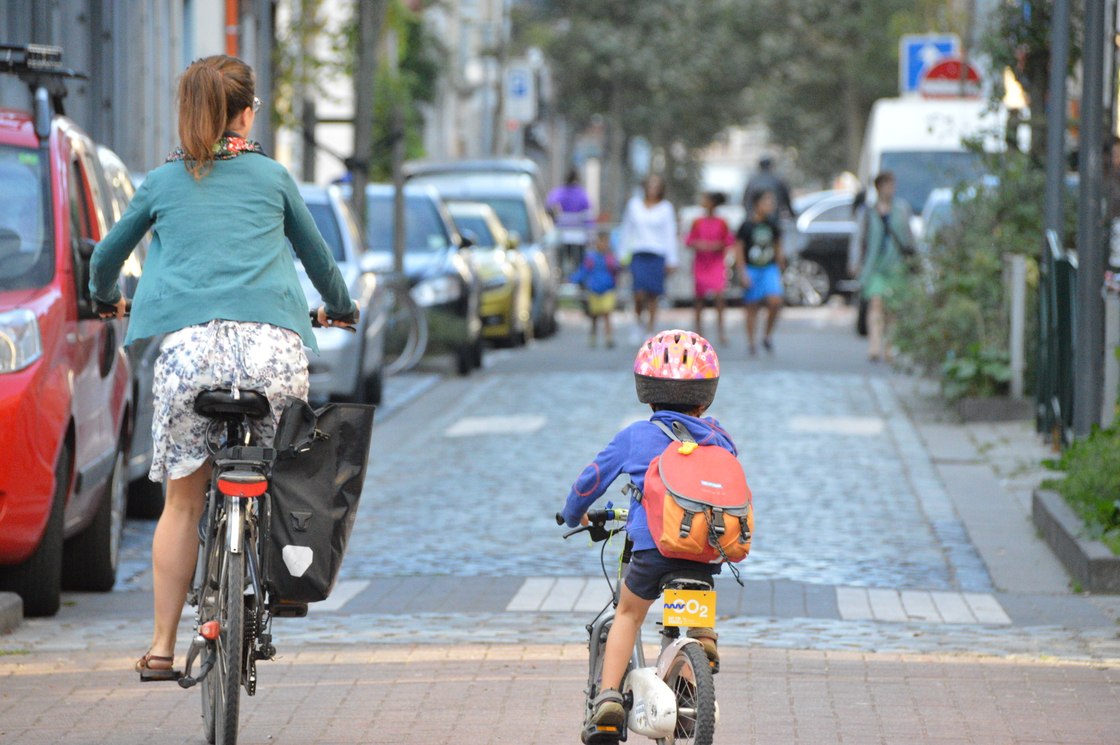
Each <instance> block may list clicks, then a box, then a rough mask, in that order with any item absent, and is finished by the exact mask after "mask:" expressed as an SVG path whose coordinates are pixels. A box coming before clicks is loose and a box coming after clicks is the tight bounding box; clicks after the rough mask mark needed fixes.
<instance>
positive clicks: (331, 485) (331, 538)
mask: <svg viewBox="0 0 1120 745" xmlns="http://www.w3.org/2000/svg"><path fill="white" fill-rule="evenodd" d="M373 412H374V407H372V406H362V405H360V404H328V405H327V406H324V407H323V408H321V409H319V410H318V411H314V410H312V408H311V406H310V405H309V404H308V403H307V402H305V401H301V400H299V399H296V398H290V397H289V399H288V408H286V409H285V410H284V413H283V414H282V415H281V417H280V426H279V427H278V428H277V430H276V441H275V448H276V462H275V464H274V465H273V467H272V480H271V484H270V489H269V492H270V494H271V496H272V511H271V519H270V521H269V522H270V524H269V531H268V535H267V536H266V539H265V542H264V543H265V549H264V553H265V558H264V563H265V583H266V585H267V586H268V590H269V596H270V598H271V599H272V600H273V601H276V600H279V601H286V602H292V603H315V602H318V601H320V600H326V598H327V596H328V595H330V594H331V590H333V589H334V583H335V580H337V579H338V570H339V568H340V567H341V566H342V556H343V554H344V553H345V552H346V544H347V542H348V541H349V540H350V531H351V529H352V528H353V527H354V519H355V518H356V517H357V515H358V499H359V497H361V495H362V483H363V482H364V481H365V477H366V461H367V459H368V457H369V442H370V436H371V434H372V431H373Z"/></svg>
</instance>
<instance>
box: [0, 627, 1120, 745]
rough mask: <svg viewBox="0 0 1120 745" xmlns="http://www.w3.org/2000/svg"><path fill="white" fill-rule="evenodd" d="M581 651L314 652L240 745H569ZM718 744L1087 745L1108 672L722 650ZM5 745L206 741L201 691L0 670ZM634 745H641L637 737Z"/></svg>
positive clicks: (59, 672) (276, 667)
mask: <svg viewBox="0 0 1120 745" xmlns="http://www.w3.org/2000/svg"><path fill="white" fill-rule="evenodd" d="M585 654H586V653H585V651H584V648H583V647H582V646H580V645H565V646H515V645H493V646H482V645H477V646H457V647H431V646H415V647H362V648H355V647H334V648H323V647H318V648H316V649H315V650H314V651H306V652H301V653H297V654H293V655H289V656H287V657H285V658H284V659H281V660H278V661H276V662H272V663H264V664H262V665H261V667H260V671H261V685H260V689H259V692H258V695H257V696H256V697H255V698H253V699H247V700H246V699H243V700H244V701H245V703H244V704H243V713H242V722H243V727H242V730H241V738H240V742H242V743H245V744H246V745H249V744H252V743H260V744H262V745H264V744H267V745H328V744H333V743H409V744H411V743H420V742H423V743H432V744H433V745H439V744H440V743H457V744H462V745H474V744H476V743H477V744H479V745H481V744H482V743H508V742H519V743H526V744H527V745H528V744H531V743H541V744H544V743H548V744H549V745H551V744H553V743H573V744H574V743H577V742H578V735H577V730H578V722H579V718H580V706H581V693H580V691H581V689H582V687H583V683H584V675H585ZM716 680H717V689H718V691H719V693H720V696H721V716H722V720H721V723H720V726H719V728H718V730H717V733H716V742H717V743H728V744H730V743H736V744H738V743H767V744H769V743H774V744H778V743H781V744H782V745H785V744H787V743H790V744H792V743H804V744H805V745H810V744H811V745H820V744H821V743H844V744H845V745H851V744H852V743H856V744H858V745H862V744H864V743H868V744H869V743H883V744H889V745H910V744H912V743H938V744H940V745H949V744H950V743H976V744H981V743H982V744H983V745H1002V744H1003V743H1065V744H1069V743H1100V744H1101V745H1107V744H1111V745H1115V743H1116V742H1117V741H1118V735H1117V732H1118V731H1120V668H1116V667H1111V668H1110V667H1104V666H1092V665H1082V664H1070V663H1060V664H1059V663H1047V662H1038V661H1023V660H1013V659H1012V660H1009V659H993V658H979V657H963V656H962V657H953V656H914V655H889V654H862V653H855V652H821V651H797V650H776V649H727V650H725V653H724V664H723V672H722V673H721V674H720V675H719V676H718V677H717V679H716ZM0 741H2V742H4V743H6V744H8V745H31V744H32V743H35V744H43V745H45V744H47V743H52V744H53V743H79V744H81V745H95V744H99V743H106V744H108V743H112V745H132V744H134V743H136V744H139V743H144V744H145V745H146V744H147V743H156V742H158V743H205V740H204V738H203V736H202V730H201V719H200V717H199V697H198V693H197V689H196V690H192V691H183V690H181V689H179V688H178V687H176V686H173V685H165V684H148V685H141V684H139V683H137V682H136V681H135V677H134V674H133V673H132V671H131V660H129V659H126V658H124V657H121V656H119V655H106V654H104V653H100V654H99V653H88V652H83V653H75V654H71V655H55V654H49V653H33V654H28V655H18V656H6V657H3V658H0ZM633 741H634V742H644V741H645V740H644V739H643V738H638V737H635V738H634V740H633Z"/></svg>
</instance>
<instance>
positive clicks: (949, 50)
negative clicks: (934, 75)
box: [898, 34, 961, 95]
mask: <svg viewBox="0 0 1120 745" xmlns="http://www.w3.org/2000/svg"><path fill="white" fill-rule="evenodd" d="M960 53H961V39H960V37H959V36H957V35H956V34H903V36H902V38H901V39H900V40H899V42H898V90H899V93H901V94H902V95H906V94H907V93H917V92H918V86H919V84H920V83H921V81H922V74H923V73H924V72H925V71H926V70H928V69H930V68H931V67H933V66H934V65H936V64H937V63H938V62H940V61H941V60H943V59H945V58H946V57H959V56H960Z"/></svg>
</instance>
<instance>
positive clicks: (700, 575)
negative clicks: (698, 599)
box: [661, 569, 712, 590]
mask: <svg viewBox="0 0 1120 745" xmlns="http://www.w3.org/2000/svg"><path fill="white" fill-rule="evenodd" d="M670 585H672V586H674V587H679V588H680V589H686V588H687V587H688V586H689V585H703V586H702V587H693V588H692V589H699V590H711V589H712V580H711V579H709V576H708V574H707V573H706V572H698V571H693V570H689V569H683V570H681V571H679V572H669V573H668V574H666V575H663V576H662V577H661V589H662V590H664V589H665V588H666V587H669V586H670Z"/></svg>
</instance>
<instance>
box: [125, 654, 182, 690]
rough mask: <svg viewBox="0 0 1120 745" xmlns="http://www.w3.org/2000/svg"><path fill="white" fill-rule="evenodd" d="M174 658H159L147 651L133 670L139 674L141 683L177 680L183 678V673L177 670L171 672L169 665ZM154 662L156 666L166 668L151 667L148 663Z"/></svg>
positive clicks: (137, 661)
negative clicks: (160, 665) (161, 665)
mask: <svg viewBox="0 0 1120 745" xmlns="http://www.w3.org/2000/svg"><path fill="white" fill-rule="evenodd" d="M174 660H175V658H174V657H161V656H159V655H154V654H152V650H150V649H149V650H148V651H147V652H146V653H145V654H144V656H143V657H141V658H140V659H138V660H136V665H135V666H134V669H135V670H136V672H138V673H140V682H141V683H150V682H152V681H155V680H178V679H179V678H181V677H183V673H182V672H181V671H179V670H173V669H172V667H171V663H172V662H174ZM152 662H155V663H157V664H164V663H166V664H167V667H152V666H151V665H150V664H149V663H152Z"/></svg>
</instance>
